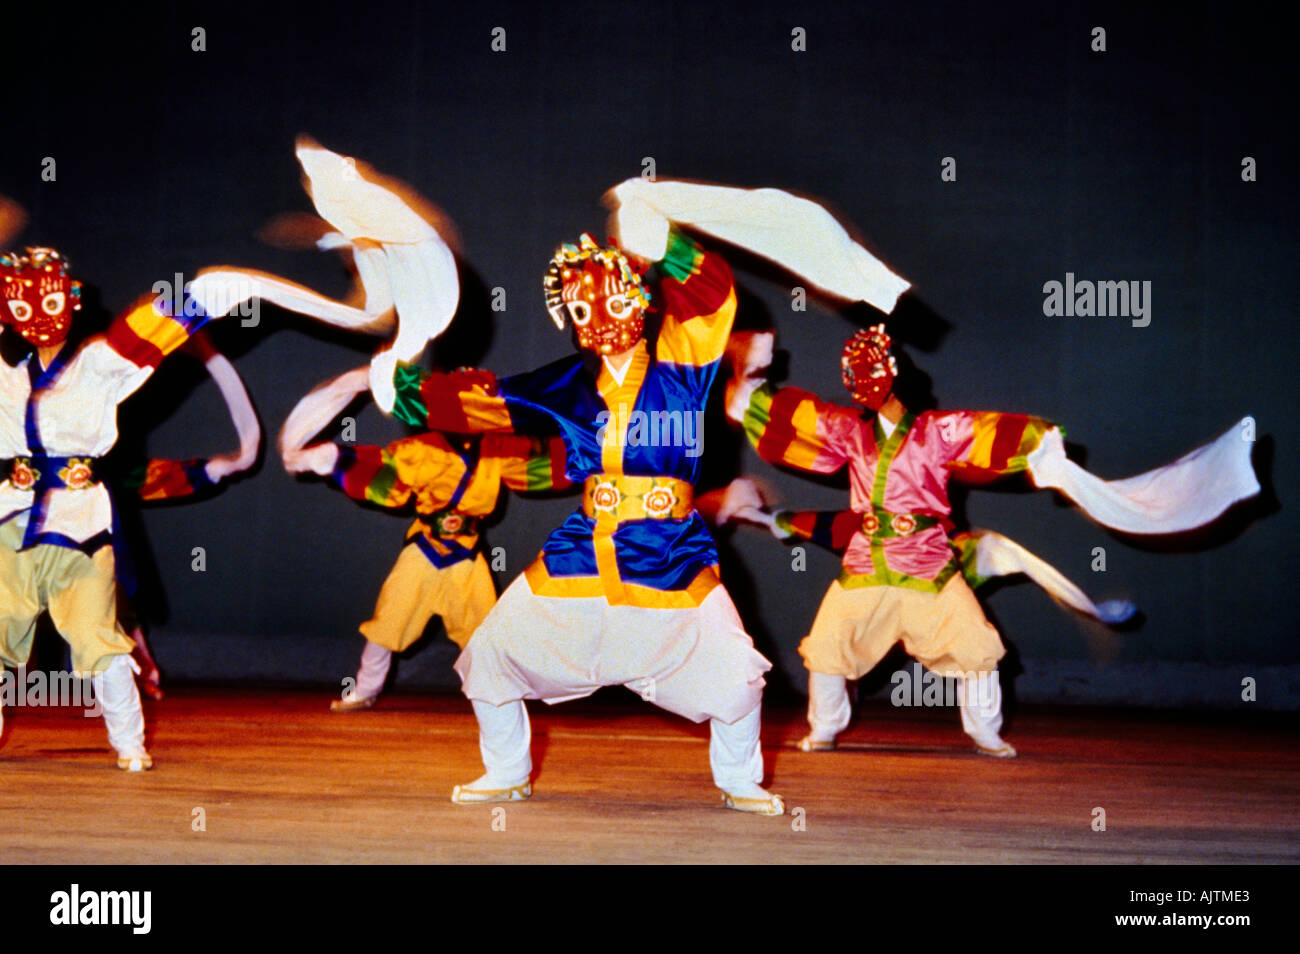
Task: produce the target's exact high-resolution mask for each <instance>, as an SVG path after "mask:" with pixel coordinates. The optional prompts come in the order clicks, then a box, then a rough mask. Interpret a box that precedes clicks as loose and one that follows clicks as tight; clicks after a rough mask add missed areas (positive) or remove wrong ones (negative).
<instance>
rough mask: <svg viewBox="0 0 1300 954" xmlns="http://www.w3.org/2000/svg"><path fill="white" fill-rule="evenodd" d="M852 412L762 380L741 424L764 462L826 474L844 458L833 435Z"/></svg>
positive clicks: (842, 463)
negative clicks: (845, 417) (842, 419)
mask: <svg viewBox="0 0 1300 954" xmlns="http://www.w3.org/2000/svg"><path fill="white" fill-rule="evenodd" d="M852 413H853V412H852V411H849V410H847V409H845V408H841V407H839V406H838V405H835V404H830V403H828V402H826V401H823V400H821V399H820V398H818V397H817V396H816V395H813V394H810V393H808V392H807V391H802V390H800V389H799V388H781V389H780V390H777V389H776V388H774V387H773V386H772V385H771V383H764V384H762V385H760V386H759V387H758V388H756V389H755V390H754V392H753V394H752V395H751V396H750V399H749V406H748V407H747V408H746V409H745V414H744V418H743V420H742V427H743V428H744V430H745V435H746V436H747V437H748V438H749V442H750V443H751V444H753V445H754V449H755V450H756V451H758V456H760V457H762V458H763V459H764V460H765V461H767V462H768V463H771V464H784V465H786V466H788V467H797V468H798V469H800V470H809V471H813V472H814V473H818V474H829V473H833V472H835V471H836V470H839V468H840V467H842V466H843V465H844V463H845V461H846V460H847V458H846V457H845V455H844V453H843V452H842V451H841V450H840V448H839V446H838V443H839V442H838V441H836V440H835V434H836V433H837V431H838V427H837V426H836V425H837V423H838V419H839V418H840V417H841V416H843V415H844V414H852Z"/></svg>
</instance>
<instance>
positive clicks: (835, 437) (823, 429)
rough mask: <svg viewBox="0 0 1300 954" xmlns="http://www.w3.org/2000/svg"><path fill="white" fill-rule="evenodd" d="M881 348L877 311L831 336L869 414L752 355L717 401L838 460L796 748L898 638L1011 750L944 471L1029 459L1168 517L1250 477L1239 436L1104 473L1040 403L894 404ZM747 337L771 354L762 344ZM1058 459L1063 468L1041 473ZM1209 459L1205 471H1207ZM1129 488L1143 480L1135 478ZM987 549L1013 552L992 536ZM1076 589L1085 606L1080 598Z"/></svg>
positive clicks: (803, 465)
mask: <svg viewBox="0 0 1300 954" xmlns="http://www.w3.org/2000/svg"><path fill="white" fill-rule="evenodd" d="M888 349H889V338H888V336H887V335H886V334H885V333H884V329H883V326H880V327H878V328H873V329H871V331H870V332H859V333H858V335H857V336H855V337H854V338H853V339H851V340H850V341H849V343H848V345H847V346H846V349H845V356H844V371H845V384H846V385H847V386H848V387H849V388H850V391H851V392H852V393H853V394H854V397H855V399H857V400H858V401H859V402H860V403H862V404H865V405H866V406H867V407H868V408H869V409H871V410H874V411H877V412H879V413H877V414H875V415H874V417H873V416H864V414H863V412H862V411H861V410H860V409H858V408H848V407H840V406H837V405H833V404H829V403H827V402H825V401H822V400H820V399H818V398H817V397H815V396H813V395H811V394H809V393H807V392H805V391H801V390H799V389H797V388H782V389H779V390H778V389H776V388H774V387H773V386H772V385H771V384H769V383H766V382H764V381H762V380H761V378H755V377H753V376H751V374H750V372H752V370H753V367H752V366H751V367H749V368H745V369H742V370H741V372H740V373H739V374H738V375H737V380H736V382H735V383H734V384H733V387H732V394H731V395H730V397H729V400H728V413H729V414H730V415H731V416H732V417H733V418H734V419H736V420H737V421H739V422H740V423H741V424H742V426H743V427H744V430H745V433H746V435H747V436H748V437H749V439H750V442H751V443H752V444H753V446H754V448H755V449H756V450H757V452H758V454H759V456H761V457H762V458H763V459H764V460H767V461H769V462H771V463H774V464H780V465H785V466H790V467H795V468H798V469H801V470H807V471H811V472H813V473H821V474H829V473H833V472H835V471H837V470H839V469H840V468H841V467H844V466H846V465H847V466H848V468H849V485H850V500H851V506H852V510H853V513H854V516H853V517H852V518H851V519H852V520H853V521H854V522H855V524H856V525H855V526H852V527H849V526H847V525H846V519H845V518H844V517H843V516H840V517H838V518H827V517H821V518H820V519H821V521H822V522H823V526H822V527H821V528H820V535H821V536H823V537H825V536H827V535H829V536H832V537H834V536H836V534H835V532H834V531H835V527H834V523H835V520H837V519H838V521H839V524H840V526H839V533H838V536H839V537H840V540H839V541H838V542H839V543H841V544H842V543H843V542H844V537H846V536H847V537H848V541H847V546H845V547H844V557H843V567H844V568H843V572H842V573H841V574H840V577H839V579H838V580H837V581H835V582H834V583H832V584H831V588H830V590H829V591H828V592H827V594H826V596H825V598H824V599H823V601H822V605H821V608H820V609H819V610H818V613H817V617H816V619H815V620H814V622H813V625H812V629H811V630H810V632H809V634H808V636H807V637H806V638H805V639H804V640H803V641H802V643H801V644H800V646H799V652H800V654H801V655H802V656H803V659H804V663H805V665H807V667H808V670H809V715H808V719H809V723H810V725H811V726H812V733H811V735H810V736H809V737H808V738H807V739H805V740H804V742H803V747H804V748H805V749H825V748H830V747H833V743H834V738H835V736H836V735H837V734H838V733H839V732H840V731H842V730H843V729H844V728H845V727H846V726H847V725H848V722H849V718H850V707H849V702H848V694H847V691H846V680H847V679H858V678H860V677H861V676H862V675H864V674H865V673H867V672H868V671H870V670H871V669H872V668H873V667H874V666H875V665H876V664H877V663H878V662H879V661H880V660H881V659H882V658H883V657H884V655H885V654H886V653H887V652H888V651H889V650H890V648H892V647H893V645H894V644H895V643H897V642H899V641H901V642H902V643H903V646H904V647H905V648H906V650H907V651H908V653H909V654H910V655H912V656H913V657H914V658H916V659H917V660H918V661H919V662H921V663H922V665H924V666H926V667H927V668H929V669H931V670H933V671H934V672H936V673H939V674H941V675H945V676H953V677H956V678H959V679H961V680H962V681H961V683H960V684H959V698H960V699H961V700H962V706H961V715H962V725H963V728H964V729H965V730H966V732H967V733H968V734H969V735H970V736H971V737H972V738H973V739H974V740H975V743H976V746H977V748H978V749H979V750H980V751H981V752H984V753H986V754H990V755H997V756H1004V757H1005V756H1012V755H1014V754H1015V750H1014V749H1013V748H1011V746H1009V745H1007V744H1006V743H1005V742H1003V741H1002V739H1001V738H1000V736H999V735H998V732H999V731H1000V728H1001V725H1002V713H1001V690H1000V687H999V684H998V679H997V673H996V667H997V662H998V660H999V659H1001V658H1002V656H1003V654H1004V653H1005V649H1004V647H1003V645H1002V641H1001V639H1000V638H999V636H998V633H997V630H996V629H994V627H993V626H992V625H991V624H990V623H989V622H988V620H987V619H985V617H984V613H983V611H982V610H981V609H980V606H979V603H978V602H977V601H976V599H975V596H974V594H973V593H972V592H971V589H970V587H969V586H968V585H967V584H966V582H965V580H964V579H963V578H962V573H961V569H962V566H961V562H960V559H959V554H958V551H957V550H955V549H954V548H953V546H952V545H951V542H950V540H949V534H950V533H951V532H952V530H953V525H952V523H951V521H950V519H949V517H950V515H951V513H952V507H951V504H950V503H949V500H948V489H947V486H948V480H949V478H950V477H951V476H953V475H956V476H958V477H960V478H961V479H963V480H967V481H971V482H976V483H978V482H984V481H988V480H991V479H994V478H997V477H1000V476H1002V475H1005V474H1011V473H1018V472H1021V471H1027V472H1029V473H1030V474H1031V476H1032V477H1033V478H1034V480H1035V482H1036V483H1038V484H1039V485H1040V486H1049V485H1050V486H1056V487H1063V486H1065V485H1067V484H1068V485H1069V486H1070V487H1071V489H1072V490H1082V491H1083V493H1079V494H1076V493H1071V496H1073V497H1075V499H1076V501H1077V502H1079V503H1080V504H1081V505H1082V506H1083V507H1084V509H1085V511H1086V512H1088V514H1089V515H1090V516H1092V517H1094V519H1098V520H1101V521H1102V522H1105V523H1107V525H1108V526H1116V527H1117V528H1118V529H1126V530H1130V531H1132V530H1138V529H1140V530H1141V532H1172V531H1174V530H1180V529H1187V528H1188V527H1189V526H1194V525H1196V523H1195V522H1191V523H1189V521H1200V522H1204V520H1206V519H1211V518H1212V517H1213V516H1217V514H1219V513H1221V512H1222V511H1223V509H1226V507H1227V506H1229V505H1230V504H1231V503H1233V502H1235V501H1236V500H1239V499H1241V498H1243V497H1245V496H1249V495H1250V494H1252V493H1255V492H1257V491H1258V489H1259V487H1258V484H1257V483H1256V482H1255V480H1254V475H1253V472H1252V471H1251V469H1250V460H1249V456H1250V454H1249V445H1248V444H1244V443H1243V442H1242V441H1241V440H1240V439H1237V440H1236V445H1235V446H1234V443H1233V440H1234V437H1233V432H1229V433H1228V434H1227V435H1225V436H1224V437H1223V438H1221V439H1220V441H1219V442H1216V444H1215V445H1210V448H1218V454H1219V456H1220V458H1221V460H1222V462H1223V465H1224V466H1223V467H1222V469H1220V468H1218V467H1217V466H1216V465H1214V464H1211V466H1210V467H1208V468H1206V467H1204V462H1203V461H1198V460H1197V459H1196V458H1197V455H1202V456H1204V454H1205V452H1206V451H1207V450H1209V449H1210V448H1206V449H1202V450H1201V451H1197V452H1193V454H1191V455H1188V456H1187V458H1184V459H1183V460H1182V461H1180V462H1178V463H1177V464H1175V465H1171V467H1170V468H1166V469H1164V471H1163V472H1162V471H1155V472H1152V473H1151V474H1147V475H1142V476H1141V477H1138V478H1132V479H1131V480H1130V481H1125V482H1116V483H1115V484H1110V485H1107V484H1105V483H1104V482H1102V481H1098V480H1096V478H1093V477H1091V475H1087V474H1086V472H1083V471H1081V470H1080V469H1079V468H1077V466H1076V465H1073V464H1069V462H1068V461H1065V459H1064V444H1063V439H1062V437H1061V432H1060V430H1059V429H1057V428H1054V427H1052V425H1051V424H1049V423H1048V422H1047V421H1044V420H1042V419H1041V418H1035V417H1030V416H1027V415H1023V414H1000V413H990V412H972V411H926V412H923V413H921V414H915V415H914V414H911V413H907V412H906V411H905V410H904V409H903V408H902V406H901V404H897V402H896V399H893V398H892V385H893V378H894V375H895V374H896V371H897V367H896V365H895V364H894V363H893V359H892V357H891V356H890V355H889V350H888ZM756 350H758V351H764V352H765V353H770V345H769V346H768V347H767V348H766V349H756ZM891 400H892V401H894V402H895V403H894V406H895V408H896V409H897V411H899V412H902V413H901V416H900V417H899V419H898V420H897V423H896V424H893V423H891V422H890V421H889V420H888V419H887V418H886V417H885V415H884V413H883V411H881V409H882V408H883V407H886V405H887V402H888V401H891ZM1066 464H1069V467H1068V468H1067V467H1065V465H1066ZM1070 468H1072V470H1070ZM1066 470H1068V471H1069V472H1070V473H1071V474H1073V475H1075V476H1074V477H1073V478H1071V479H1069V480H1053V479H1052V478H1053V476H1054V475H1055V474H1057V473H1058V472H1062V471H1066ZM1211 474H1213V479H1208V478H1209V475H1211ZM1079 475H1082V476H1079ZM1179 485H1181V486H1182V490H1180V491H1179V492H1178V493H1177V494H1175V493H1173V492H1172V491H1171V492H1170V493H1167V494H1163V495H1162V494H1161V493H1160V490H1161V488H1162V487H1174V486H1179ZM1134 488H1138V489H1139V490H1140V491H1141V492H1139V493H1133V492H1132V491H1133V490H1134ZM1153 488H1154V490H1155V492H1154V493H1153V492H1152V489H1153ZM1102 503H1106V504H1110V505H1112V506H1113V507H1114V508H1115V512H1116V513H1120V512H1121V511H1123V512H1124V521H1125V523H1126V525H1124V526H1119V525H1118V524H1117V523H1116V522H1115V521H1113V520H1111V519H1108V516H1109V515H1105V514H1103V513H1102V512H1101V509H1102V508H1101V507H1100V506H1095V505H1099V504H1102ZM797 519H798V520H799V521H800V522H801V523H802V527H800V526H798V525H796V523H795V522H794V521H793V520H792V519H791V518H790V517H789V516H786V517H785V523H784V525H783V526H781V529H784V530H788V531H799V530H802V532H803V533H804V535H818V528H817V526H816V523H817V520H818V519H819V518H817V517H815V516H810V515H804V516H802V517H800V518H797ZM778 525H780V520H779V519H778ZM998 539H1001V538H998ZM991 542H996V541H991ZM1006 542H1007V543H1008V544H1009V541H1006ZM1011 547H1014V545H1011ZM1015 550H1016V551H1019V553H1021V554H1023V553H1024V551H1023V550H1020V549H1019V548H1015ZM972 552H974V551H972ZM1000 552H1002V553H1013V552H1014V551H1011V550H1010V549H1008V548H1005V547H1004V548H1002V550H1001V551H1000ZM1028 556H1029V557H1030V559H1031V560H1032V559H1033V558H1032V555H1028ZM1040 562H1041V561H1040ZM1021 568H1022V569H1023V566H1022V567H1021ZM1049 569H1050V568H1049ZM984 575H991V574H987V573H986V574H984ZM1066 582H1067V583H1068V581H1066ZM1062 592H1064V591H1062ZM1080 595H1081V594H1080ZM1083 602H1085V603H1087V605H1088V606H1091V605H1092V604H1091V603H1090V602H1088V601H1087V600H1086V598H1083ZM1080 608H1083V607H1080ZM1125 612H1131V608H1127V607H1125V606H1120V605H1107V604H1103V609H1102V610H1101V612H1099V613H1098V615H1100V616H1102V618H1105V617H1106V615H1108V614H1110V615H1113V616H1114V617H1116V618H1118V617H1119V616H1122V615H1123V614H1124V613H1125Z"/></svg>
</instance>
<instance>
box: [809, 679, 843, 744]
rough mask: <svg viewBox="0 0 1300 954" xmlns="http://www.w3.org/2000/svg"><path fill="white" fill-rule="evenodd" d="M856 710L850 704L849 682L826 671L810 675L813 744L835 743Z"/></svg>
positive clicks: (810, 717) (810, 724) (810, 715)
mask: <svg viewBox="0 0 1300 954" xmlns="http://www.w3.org/2000/svg"><path fill="white" fill-rule="evenodd" d="M852 715H853V707H852V706H851V705H850V704H849V690H848V680H847V679H846V678H845V677H844V676H832V675H829V674H827V673H824V672H810V673H808V725H809V726H810V727H811V728H812V732H811V733H810V734H809V738H811V739H812V740H813V741H814V742H834V741H835V737H836V736H837V735H839V734H840V733H841V732H843V731H844V730H845V729H846V728H848V725H849V719H850V718H851V717H852Z"/></svg>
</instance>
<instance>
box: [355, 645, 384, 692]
mask: <svg viewBox="0 0 1300 954" xmlns="http://www.w3.org/2000/svg"><path fill="white" fill-rule="evenodd" d="M392 664H393V653H392V651H391V650H388V649H385V648H384V647H383V646H380V645H379V644H378V643H372V642H371V641H370V640H368V639H367V640H366V645H365V648H364V649H362V650H361V665H360V667H359V668H358V669H357V685H356V688H355V689H353V690H352V691H353V692H354V693H356V695H357V698H359V699H373V698H375V697H376V696H378V695H379V694H380V693H381V692H383V691H384V682H385V681H386V680H387V679H388V669H389V667H390V666H391V665H392Z"/></svg>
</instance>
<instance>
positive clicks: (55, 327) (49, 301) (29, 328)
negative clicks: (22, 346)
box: [0, 248, 81, 348]
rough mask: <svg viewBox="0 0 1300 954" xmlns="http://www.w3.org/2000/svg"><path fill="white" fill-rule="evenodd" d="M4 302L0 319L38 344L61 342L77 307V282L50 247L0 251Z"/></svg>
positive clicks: (33, 343)
mask: <svg viewBox="0 0 1300 954" xmlns="http://www.w3.org/2000/svg"><path fill="white" fill-rule="evenodd" d="M0 283H3V290H4V302H3V305H2V306H0V309H2V310H0V322H3V323H4V324H7V325H10V326H12V327H13V329H14V330H15V331H17V332H18V334H20V335H22V336H23V338H24V339H25V340H26V341H27V342H28V343H29V344H32V345H35V346H36V347H38V348H43V347H47V346H49V345H57V344H62V343H63V340H64V339H65V338H67V337H68V331H69V329H70V328H71V327H72V313H73V312H74V311H78V310H80V308H81V282H74V281H73V280H72V279H71V278H69V277H68V263H67V261H65V260H64V258H63V256H61V255H60V254H59V253H58V252H56V251H55V250H54V249H52V248H29V249H27V253H26V254H25V255H19V254H16V253H13V252H10V253H7V254H5V255H0Z"/></svg>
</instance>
